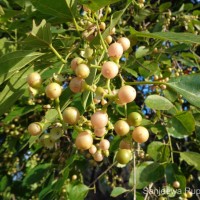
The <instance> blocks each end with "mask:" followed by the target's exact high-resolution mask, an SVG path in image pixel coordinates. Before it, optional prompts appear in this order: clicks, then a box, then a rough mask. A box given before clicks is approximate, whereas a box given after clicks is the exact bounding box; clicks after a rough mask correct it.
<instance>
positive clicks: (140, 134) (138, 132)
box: [132, 126, 149, 143]
mask: <svg viewBox="0 0 200 200" xmlns="http://www.w3.org/2000/svg"><path fill="white" fill-rule="evenodd" d="M132 138H133V139H134V140H135V141H136V142H138V143H143V142H146V141H147V140H148V138H149V132H148V130H147V129H146V128H145V127H143V126H138V127H136V128H135V129H134V130H133V132H132Z"/></svg>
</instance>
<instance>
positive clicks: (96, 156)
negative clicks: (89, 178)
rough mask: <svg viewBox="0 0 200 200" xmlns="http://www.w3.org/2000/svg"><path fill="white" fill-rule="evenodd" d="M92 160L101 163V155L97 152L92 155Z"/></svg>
mask: <svg viewBox="0 0 200 200" xmlns="http://www.w3.org/2000/svg"><path fill="white" fill-rule="evenodd" d="M93 158H94V160H95V161H97V162H101V161H102V160H103V154H102V153H101V152H100V151H97V152H96V153H95V154H94V155H93Z"/></svg>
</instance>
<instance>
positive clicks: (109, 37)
mask: <svg viewBox="0 0 200 200" xmlns="http://www.w3.org/2000/svg"><path fill="white" fill-rule="evenodd" d="M105 40H106V42H107V43H108V44H110V43H111V42H112V36H110V35H108V36H107V37H106V39H105Z"/></svg>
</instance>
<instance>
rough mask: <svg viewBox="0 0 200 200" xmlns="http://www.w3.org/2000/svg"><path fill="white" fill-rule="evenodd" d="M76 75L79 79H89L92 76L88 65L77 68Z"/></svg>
mask: <svg viewBox="0 0 200 200" xmlns="http://www.w3.org/2000/svg"><path fill="white" fill-rule="evenodd" d="M75 73H76V76H78V77H79V78H87V77H88V76H89V74H90V69H89V67H88V66H87V65H86V64H80V65H78V66H77V67H76V69H75Z"/></svg>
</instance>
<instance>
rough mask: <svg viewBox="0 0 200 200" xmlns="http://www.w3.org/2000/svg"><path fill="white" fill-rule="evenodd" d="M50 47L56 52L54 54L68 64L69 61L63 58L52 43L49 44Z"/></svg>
mask: <svg viewBox="0 0 200 200" xmlns="http://www.w3.org/2000/svg"><path fill="white" fill-rule="evenodd" d="M49 48H50V49H51V50H52V51H53V52H54V54H55V55H56V56H57V57H58V58H59V59H60V60H61V61H62V62H63V64H66V63H67V61H66V60H64V59H63V57H62V56H61V55H60V54H59V53H58V51H57V50H56V49H55V48H54V47H53V45H52V44H50V45H49Z"/></svg>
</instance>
